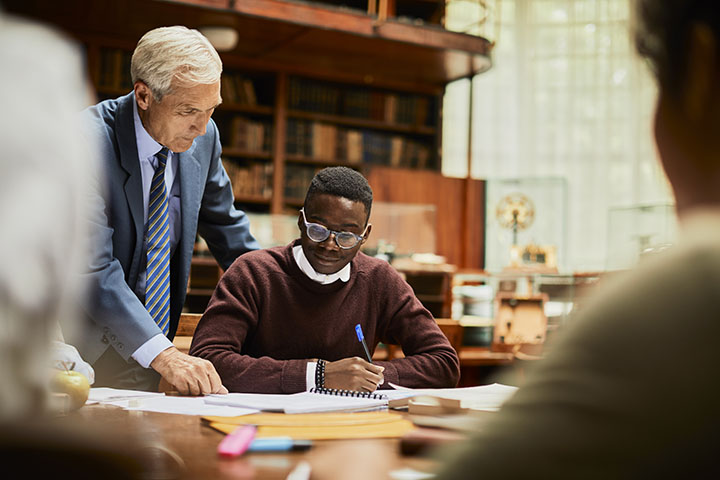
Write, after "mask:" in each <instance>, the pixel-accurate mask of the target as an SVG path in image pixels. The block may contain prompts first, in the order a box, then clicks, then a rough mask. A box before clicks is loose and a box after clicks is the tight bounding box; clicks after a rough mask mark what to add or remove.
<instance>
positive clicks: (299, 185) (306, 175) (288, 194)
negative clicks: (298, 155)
mask: <svg viewBox="0 0 720 480" xmlns="http://www.w3.org/2000/svg"><path fill="white" fill-rule="evenodd" d="M321 169H322V168H321V167H314V166H308V165H296V164H288V165H286V166H285V198H286V199H288V200H299V201H302V200H304V199H305V194H306V193H307V189H308V187H309V186H310V182H311V181H312V179H313V177H314V176H315V174H316V173H317V172H319V171H320V170H321Z"/></svg>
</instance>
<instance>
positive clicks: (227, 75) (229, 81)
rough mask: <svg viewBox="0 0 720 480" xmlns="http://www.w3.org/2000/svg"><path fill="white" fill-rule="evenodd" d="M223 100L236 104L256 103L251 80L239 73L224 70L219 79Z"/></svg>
mask: <svg viewBox="0 0 720 480" xmlns="http://www.w3.org/2000/svg"><path fill="white" fill-rule="evenodd" d="M220 95H222V98H223V102H225V103H229V104H238V105H257V104H258V100H257V95H256V93H255V85H254V84H253V80H252V79H251V78H249V77H247V76H245V75H243V74H241V73H236V72H224V73H223V75H222V78H221V80H220Z"/></svg>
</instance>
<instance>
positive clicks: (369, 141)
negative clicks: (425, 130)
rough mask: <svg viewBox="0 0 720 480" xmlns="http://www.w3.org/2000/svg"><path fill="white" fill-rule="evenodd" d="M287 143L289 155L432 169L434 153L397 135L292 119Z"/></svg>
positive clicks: (409, 139) (347, 162) (351, 162)
mask: <svg viewBox="0 0 720 480" xmlns="http://www.w3.org/2000/svg"><path fill="white" fill-rule="evenodd" d="M286 141H287V144H286V151H287V153H288V154H291V155H300V156H305V157H308V158H310V159H314V160H322V161H334V162H337V163H345V164H349V165H360V164H363V163H365V164H371V165H385V166H392V167H405V168H429V167H431V166H432V165H430V164H429V163H430V158H431V151H430V148H429V147H428V146H427V145H426V144H425V143H422V142H420V141H417V140H414V139H412V138H408V137H405V136H403V135H398V134H389V133H385V132H377V131H374V130H357V129H352V128H343V127H338V126H335V125H332V124H326V123H321V122H310V121H306V120H296V119H291V120H290V121H289V122H288V127H287V139H286Z"/></svg>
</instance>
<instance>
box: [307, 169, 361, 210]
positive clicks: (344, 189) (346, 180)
mask: <svg viewBox="0 0 720 480" xmlns="http://www.w3.org/2000/svg"><path fill="white" fill-rule="evenodd" d="M323 193H324V194H328V195H334V196H336V197H343V198H347V199H348V200H352V201H353V202H362V204H363V205H364V206H365V211H366V212H367V218H368V219H369V218H370V209H371V208H372V201H373V193H372V188H370V184H369V183H368V181H367V180H366V179H365V177H363V176H362V175H361V174H360V173H358V172H356V171H355V170H353V169H352V168H348V167H328V168H323V169H322V170H320V171H319V172H318V173H316V174H315V176H314V177H313V179H312V181H311V182H310V187H309V188H308V191H307V195H305V206H306V207H307V204H308V201H309V200H310V199H311V198H312V197H313V196H315V195H320V194H323ZM366 221H367V219H366Z"/></svg>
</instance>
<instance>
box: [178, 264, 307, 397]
mask: <svg viewBox="0 0 720 480" xmlns="http://www.w3.org/2000/svg"><path fill="white" fill-rule="evenodd" d="M249 256H252V254H249ZM250 264H251V262H244V261H242V260H238V261H236V262H235V263H233V265H232V266H231V267H230V268H229V269H228V270H227V272H225V274H224V275H223V276H222V278H221V279H220V282H219V283H218V286H217V288H216V289H215V293H214V294H213V297H212V298H211V300H210V303H209V304H208V308H207V310H206V311H205V313H204V314H203V317H202V319H201V320H200V322H199V323H198V326H197V329H196V330H195V334H194V335H193V340H192V345H191V347H190V354H191V355H195V356H198V357H201V358H204V359H206V360H209V361H210V362H212V364H213V365H214V366H215V369H216V370H217V372H218V374H219V375H220V378H221V380H222V382H223V385H224V386H225V387H226V388H227V389H228V390H229V391H231V392H247V393H297V392H300V391H303V390H305V388H306V381H305V374H306V369H307V362H308V360H304V359H297V360H276V359H273V358H270V357H269V356H262V357H260V358H255V357H252V356H250V355H247V354H245V353H243V352H244V349H243V347H244V346H245V343H246V340H247V341H248V342H250V341H251V339H252V337H253V334H254V332H255V330H256V329H257V325H258V321H259V318H260V317H259V312H260V308H261V303H262V301H263V298H262V295H261V294H260V292H261V291H262V288H261V285H262V284H263V282H264V281H267V279H266V278H262V277H263V275H259V274H257V273H255V272H254V271H253V270H252V269H251V268H250V267H249V265H250Z"/></svg>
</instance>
